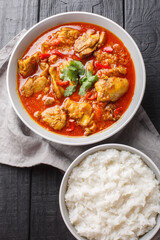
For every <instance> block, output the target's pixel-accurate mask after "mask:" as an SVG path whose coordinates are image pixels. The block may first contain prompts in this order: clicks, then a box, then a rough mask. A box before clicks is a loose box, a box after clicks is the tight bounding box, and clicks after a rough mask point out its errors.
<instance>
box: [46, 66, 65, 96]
mask: <svg viewBox="0 0 160 240" xmlns="http://www.w3.org/2000/svg"><path fill="white" fill-rule="evenodd" d="M49 73H50V75H51V78H52V84H53V90H54V92H55V94H56V97H57V98H61V97H62V95H63V93H62V90H61V88H60V87H59V86H58V85H57V83H56V81H58V79H57V72H56V69H55V68H54V67H50V68H49Z"/></svg>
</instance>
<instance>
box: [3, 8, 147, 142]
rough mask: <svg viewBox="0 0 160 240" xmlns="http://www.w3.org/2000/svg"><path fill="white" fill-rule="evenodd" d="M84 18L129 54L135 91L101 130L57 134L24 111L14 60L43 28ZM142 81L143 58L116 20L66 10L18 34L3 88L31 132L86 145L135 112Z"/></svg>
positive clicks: (117, 127)
mask: <svg viewBox="0 0 160 240" xmlns="http://www.w3.org/2000/svg"><path fill="white" fill-rule="evenodd" d="M81 21H83V22H87V23H93V24H96V25H99V26H102V27H104V28H106V29H108V30H109V31H111V32H112V33H114V34H115V35H116V36H117V37H118V38H119V39H121V41H122V42H123V43H124V45H125V46H126V47H127V49H128V50H129V52H130V54H131V57H132V59H133V62H134V66H135V74H136V84H135V92H134V96H133V99H132V101H131V103H130V106H129V108H128V109H127V111H126V112H125V113H124V114H123V116H122V117H121V119H119V120H118V121H117V122H116V123H115V124H113V125H112V126H111V127H109V128H107V129H106V130H103V131H102V132H99V133H96V134H93V135H91V136H87V137H67V136H62V135H59V134H55V133H53V132H50V131H47V130H46V129H44V128H43V127H41V126H40V125H39V124H37V123H36V122H35V121H34V120H33V119H32V118H31V117H30V116H29V114H28V113H27V112H26V110H25V109H24V107H23V106H22V103H21V101H20V98H19V96H18V92H17V83H16V74H17V60H18V59H19V58H21V57H22V55H23V53H24V51H25V50H26V48H27V47H28V46H29V45H30V44H31V43H32V41H33V40H34V39H35V38H37V37H38V36H39V35H40V34H42V33H43V32H45V31H46V30H48V29H50V28H52V27H54V26H56V25H60V24H64V23H70V22H81ZM145 84H146V74H145V67H144V62H143V58H142V56H141V53H140V51H139V49H138V47H137V45H136V43H135V42H134V40H133V39H132V38H131V37H130V35H129V34H128V33H127V32H126V31H125V30H124V29H123V28H122V27H120V26H119V25H118V24H116V23H115V22H113V21H111V20H110V19H108V18H105V17H102V16H100V15H96V14H93V13H87V12H68V13H61V14H58V15H55V16H51V17H49V18H47V19H44V20H43V21H41V22H39V23H38V24H36V25H34V26H33V27H32V28H31V29H30V30H29V31H27V33H26V34H25V35H24V36H23V37H22V39H21V40H20V41H19V42H18V44H17V45H16V47H15V49H14V51H13V53H12V55H11V58H10V61H9V64H8V71H7V88H8V93H9V96H10V100H11V102H12V105H13V108H14V110H15V111H16V113H17V114H18V116H19V117H20V119H21V120H22V121H23V122H24V123H25V124H26V125H27V126H28V127H29V128H30V129H31V130H33V131H34V132H36V133H37V134H39V135H40V136H42V137H44V138H46V139H48V140H50V141H53V142H57V143H61V144H67V145H86V144H91V143H95V142H99V141H101V140H103V139H107V138H109V137H111V136H112V135H114V134H115V133H117V132H119V131H120V130H121V129H122V128H123V127H124V126H125V125H126V124H127V123H128V122H129V121H130V120H131V119H132V117H133V116H134V115H135V113H136V111H137V109H138V108H139V106H140V103H141V101H142V98H143V95H144V90H145Z"/></svg>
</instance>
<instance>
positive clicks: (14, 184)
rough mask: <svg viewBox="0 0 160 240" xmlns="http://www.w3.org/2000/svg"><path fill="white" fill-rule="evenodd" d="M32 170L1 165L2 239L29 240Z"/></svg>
mask: <svg viewBox="0 0 160 240" xmlns="http://www.w3.org/2000/svg"><path fill="white" fill-rule="evenodd" d="M29 202H30V170H29V169H20V168H15V167H10V166H6V165H0V239H3V240H28V233H29Z"/></svg>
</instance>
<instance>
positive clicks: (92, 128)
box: [84, 121, 97, 136]
mask: <svg viewBox="0 0 160 240" xmlns="http://www.w3.org/2000/svg"><path fill="white" fill-rule="evenodd" d="M96 128H97V126H96V124H95V122H94V121H92V122H91V124H90V126H89V127H87V128H85V132H84V135H85V136H88V135H90V134H92V133H94V132H95V130H96Z"/></svg>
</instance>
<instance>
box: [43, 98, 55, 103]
mask: <svg viewBox="0 0 160 240" xmlns="http://www.w3.org/2000/svg"><path fill="white" fill-rule="evenodd" d="M42 101H43V102H44V104H45V105H52V104H53V103H54V102H55V99H54V98H53V97H47V96H44V97H43V98H42Z"/></svg>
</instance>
